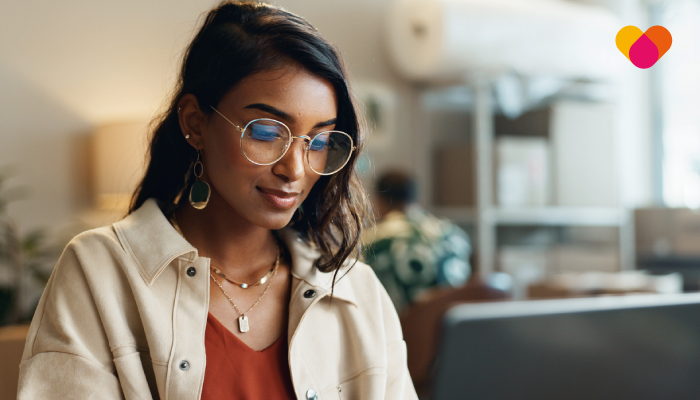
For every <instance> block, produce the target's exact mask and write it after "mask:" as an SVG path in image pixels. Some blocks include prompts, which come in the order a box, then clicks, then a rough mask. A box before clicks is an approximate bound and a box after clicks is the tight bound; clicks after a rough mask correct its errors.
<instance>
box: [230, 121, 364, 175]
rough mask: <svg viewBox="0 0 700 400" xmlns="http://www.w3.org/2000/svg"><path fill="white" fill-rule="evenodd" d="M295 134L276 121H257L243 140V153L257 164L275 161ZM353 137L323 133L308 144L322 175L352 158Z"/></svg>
mask: <svg viewBox="0 0 700 400" xmlns="http://www.w3.org/2000/svg"><path fill="white" fill-rule="evenodd" d="M290 136H291V134H290V133H289V130H288V129H287V128H286V127H285V126H284V125H282V124H280V123H279V122H277V121H274V120H265V119H262V120H256V121H253V122H251V123H249V124H248V125H247V126H246V128H245V131H244V132H243V136H242V139H241V146H242V150H243V153H244V154H245V156H246V157H248V159H249V160H250V161H252V162H254V163H257V164H272V163H274V162H276V161H277V160H279V159H280V158H281V157H282V156H283V155H284V153H285V151H286V146H287V143H288V142H289V137H290ZM351 153H352V139H351V138H350V136H348V135H347V134H346V133H343V132H340V131H328V132H322V133H320V134H318V135H316V136H314V137H313V139H312V140H311V142H310V143H309V144H308V151H307V155H308V161H309V166H310V167H311V169H313V170H314V171H315V172H317V173H319V174H332V173H334V172H337V171H339V170H340V169H341V168H343V166H344V165H345V164H346V163H347V162H348V160H349V159H350V155H351Z"/></svg>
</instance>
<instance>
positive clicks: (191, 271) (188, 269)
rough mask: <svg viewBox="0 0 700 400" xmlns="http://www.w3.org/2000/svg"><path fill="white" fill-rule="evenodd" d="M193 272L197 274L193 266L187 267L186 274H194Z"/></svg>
mask: <svg viewBox="0 0 700 400" xmlns="http://www.w3.org/2000/svg"><path fill="white" fill-rule="evenodd" d="M195 274H197V270H196V269H194V267H189V268H187V276H195Z"/></svg>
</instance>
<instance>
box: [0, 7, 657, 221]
mask: <svg viewBox="0 0 700 400" xmlns="http://www.w3.org/2000/svg"><path fill="white" fill-rule="evenodd" d="M586 1H588V2H598V3H604V4H606V5H608V6H610V7H612V8H613V9H615V10H616V11H618V12H619V13H623V14H625V15H626V16H625V15H623V21H624V22H626V23H629V24H639V25H640V26H643V25H644V24H645V22H644V21H643V18H644V16H643V15H641V14H640V13H639V9H640V7H639V4H641V0H610V1H604V0H586ZM216 3H217V1H213V0H147V1H143V0H141V1H139V0H120V1H104V0H98V1H87V0H64V1H60V2H57V1H50V0H36V1H32V2H27V1H22V0H5V1H3V2H2V3H0V87H2V88H3V90H1V91H0V166H3V165H7V164H10V165H13V166H14V167H15V178H13V179H12V181H11V182H10V183H13V184H24V185H27V186H29V187H30V188H31V197H30V198H29V199H28V200H25V201H21V202H17V203H15V204H13V205H12V207H11V212H12V214H13V216H15V217H16V218H17V219H18V220H19V223H20V226H21V227H22V228H23V230H27V229H30V228H33V227H37V226H48V227H59V226H62V225H65V224H68V223H70V222H71V221H73V220H74V218H75V216H76V215H79V214H80V213H83V212H85V211H86V210H88V209H89V207H90V205H91V199H90V190H89V183H88V177H89V174H90V171H89V167H88V164H87V160H86V157H85V156H86V146H87V143H86V137H87V135H88V133H89V132H90V131H91V130H92V129H94V127H95V126H98V125H100V124H105V123H111V122H118V121H127V120H135V119H143V118H150V117H152V116H153V115H154V113H155V112H156V111H157V110H158V108H159V107H160V105H161V104H162V101H163V100H164V99H165V98H166V96H167V94H168V92H169V90H170V88H171V86H172V82H173V78H174V76H175V75H174V74H175V71H176V68H177V66H178V62H179V59H180V55H181V51H182V49H183V47H184V46H185V45H186V44H187V43H188V41H189V39H190V38H191V35H192V32H193V29H194V28H195V26H196V23H197V21H198V17H199V16H200V14H201V13H202V12H204V11H206V10H207V9H209V8H210V7H211V6H212V5H214V4H216ZM276 3H277V4H278V5H280V6H283V7H285V8H287V9H289V10H290V11H292V12H295V13H297V14H300V15H302V16H304V17H306V18H307V19H308V20H309V21H310V22H311V23H312V24H313V25H314V26H316V27H317V28H318V29H319V30H320V31H321V33H322V34H323V35H324V36H325V37H327V38H328V39H329V40H330V41H332V42H334V43H336V44H337V45H338V47H339V48H340V49H341V51H342V53H343V55H344V56H345V60H346V62H347V65H348V66H349V69H350V71H351V75H352V77H353V80H354V81H355V82H359V83H368V82H369V83H371V82H381V83H382V84H383V85H385V86H386V87H388V88H389V89H390V90H391V91H392V92H393V93H394V95H395V98H396V100H397V110H398V114H397V115H396V123H397V132H398V134H397V136H396V140H395V142H394V144H393V145H392V146H391V147H381V148H380V147H373V146H372V145H371V143H370V146H369V151H370V153H371V155H372V159H373V160H374V165H372V166H371V167H370V172H369V173H368V176H369V177H370V179H368V180H371V174H372V171H378V172H380V171H381V170H383V169H384V168H386V166H390V165H398V166H403V167H405V168H407V169H410V170H412V171H414V172H415V173H416V174H418V175H419V177H420V176H421V174H428V171H429V168H428V164H429V152H428V151H425V148H424V147H423V145H424V143H425V137H426V135H428V134H429V133H426V132H425V131H424V130H423V129H422V127H423V126H425V124H424V121H423V118H421V113H420V110H419V107H418V89H417V88H416V87H414V86H412V85H410V84H408V83H406V82H404V81H402V80H401V79H400V78H398V77H397V76H396V75H395V74H394V72H393V69H392V67H391V64H390V62H389V60H388V58H387V52H386V51H385V49H384V40H383V28H384V21H383V18H384V16H385V15H386V13H387V12H388V7H389V5H390V4H391V0H353V1H347V0H278V1H277V2H276ZM611 40H614V39H611ZM644 79H645V78H644V77H643V76H642V75H641V74H639V76H637V75H635V76H633V77H631V78H630V80H629V82H628V83H627V85H628V86H627V87H628V89H629V90H627V91H626V92H625V93H626V94H625V96H626V97H625V99H626V100H625V103H624V104H623V105H621V118H622V119H621V120H620V124H621V126H622V129H624V130H625V132H626V133H622V136H621V143H620V147H621V149H622V151H621V154H622V155H621V161H620V162H621V163H623V164H624V166H623V168H624V169H625V170H626V171H627V175H629V177H630V178H629V179H627V180H626V182H627V183H626V185H628V186H627V187H626V188H625V189H624V190H623V193H627V194H628V197H629V198H628V199H626V200H625V203H626V204H637V203H644V202H645V199H646V198H647V197H648V193H649V190H650V188H649V186H650V185H649V182H648V180H649V176H650V162H649V159H648V156H647V153H648V152H649V138H648V128H647V125H648V124H647V123H646V120H645V118H647V116H648V115H649V112H648V108H645V106H646V105H647V102H646V99H647V98H646V97H645V96H647V94H646V92H645V89H643V87H644V83H645V81H644ZM625 157H626V158H625ZM419 181H422V182H426V181H427V176H424V177H423V179H419Z"/></svg>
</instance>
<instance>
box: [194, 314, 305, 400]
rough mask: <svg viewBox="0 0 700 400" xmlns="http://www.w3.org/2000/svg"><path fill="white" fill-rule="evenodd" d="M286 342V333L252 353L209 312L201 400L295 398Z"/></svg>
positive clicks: (285, 399)
mask: <svg viewBox="0 0 700 400" xmlns="http://www.w3.org/2000/svg"><path fill="white" fill-rule="evenodd" d="M286 339H287V334H286V331H285V333H284V334H282V336H281V337H280V338H279V339H277V341H276V342H275V343H273V344H272V346H270V347H268V348H266V349H265V350H262V351H255V350H253V349H251V348H250V347H248V346H247V345H246V344H245V343H243V342H242V341H241V340H240V339H239V338H238V337H237V336H236V335H234V334H233V333H231V331H229V330H228V329H227V328H226V327H225V326H224V325H223V324H222V323H221V322H219V320H217V319H216V318H215V317H214V316H213V315H211V313H210V314H209V316H208V317H207V330H206V333H205V336H204V341H205V346H206V351H207V366H206V371H205V373H204V388H203V389H202V398H201V399H202V400H253V399H281V400H287V399H289V400H292V399H296V396H295V395H294V388H293V387H292V377H291V374H290V373H289V362H288V361H287V358H288V354H289V350H288V345H287V340H286Z"/></svg>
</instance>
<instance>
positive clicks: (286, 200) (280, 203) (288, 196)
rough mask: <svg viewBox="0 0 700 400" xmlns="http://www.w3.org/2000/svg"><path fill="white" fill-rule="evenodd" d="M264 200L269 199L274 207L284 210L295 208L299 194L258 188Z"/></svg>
mask: <svg viewBox="0 0 700 400" xmlns="http://www.w3.org/2000/svg"><path fill="white" fill-rule="evenodd" d="M257 189H258V190H259V191H260V193H261V194H262V195H263V197H264V198H266V199H267V201H269V202H270V203H272V205H273V206H275V207H277V208H281V209H283V210H286V209H289V208H292V207H294V205H295V204H296V203H297V196H298V195H299V193H286V192H283V191H280V190H274V189H266V188H260V187H259V188H257Z"/></svg>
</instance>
